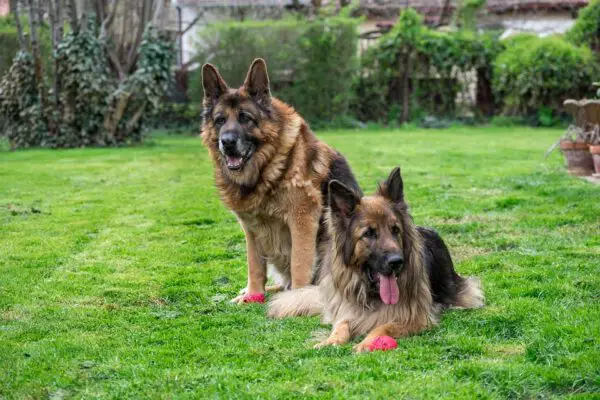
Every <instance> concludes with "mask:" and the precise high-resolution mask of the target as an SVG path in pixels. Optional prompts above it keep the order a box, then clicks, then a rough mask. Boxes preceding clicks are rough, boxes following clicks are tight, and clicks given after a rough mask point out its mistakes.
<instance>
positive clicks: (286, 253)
mask: <svg viewBox="0 0 600 400" xmlns="http://www.w3.org/2000/svg"><path fill="white" fill-rule="evenodd" d="M238 218H239V219H240V220H241V222H242V224H243V225H244V227H245V228H246V229H247V230H248V231H250V232H251V233H252V234H253V235H254V239H255V243H256V247H257V251H258V253H259V254H260V255H261V257H262V258H263V259H264V261H265V262H266V263H267V264H271V265H273V266H274V267H275V268H276V269H277V270H278V272H279V273H280V274H281V275H282V276H284V277H287V276H289V269H290V261H291V249H292V237H291V234H290V229H289V226H288V224H287V223H286V221H285V218H284V216H283V215H272V214H269V213H268V212H264V211H254V212H241V213H238Z"/></svg>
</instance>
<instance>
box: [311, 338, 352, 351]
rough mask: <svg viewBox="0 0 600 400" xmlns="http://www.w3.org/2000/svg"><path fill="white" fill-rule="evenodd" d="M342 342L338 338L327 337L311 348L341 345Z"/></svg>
mask: <svg viewBox="0 0 600 400" xmlns="http://www.w3.org/2000/svg"><path fill="white" fill-rule="evenodd" d="M343 344H344V342H343V341H341V340H339V339H338V338H327V339H325V340H323V341H322V342H319V343H317V344H315V345H314V347H313V348H314V349H317V350H319V349H322V348H323V347H327V346H341V345H343Z"/></svg>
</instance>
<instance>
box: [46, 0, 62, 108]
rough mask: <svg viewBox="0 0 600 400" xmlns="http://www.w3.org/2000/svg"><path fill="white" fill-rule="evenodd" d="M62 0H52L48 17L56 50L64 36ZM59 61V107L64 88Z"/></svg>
mask: <svg viewBox="0 0 600 400" xmlns="http://www.w3.org/2000/svg"><path fill="white" fill-rule="evenodd" d="M60 3H61V0H50V4H49V10H48V18H49V19H50V29H51V31H52V49H53V50H54V51H56V48H57V46H58V44H59V43H60V41H61V40H62V36H63V26H62V17H61V4H60ZM58 68H59V61H58V58H56V57H55V58H54V100H55V105H56V107H57V108H58V105H59V102H60V92H61V89H62V80H61V76H60V74H59V73H58Z"/></svg>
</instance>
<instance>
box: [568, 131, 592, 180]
mask: <svg viewBox="0 0 600 400" xmlns="http://www.w3.org/2000/svg"><path fill="white" fill-rule="evenodd" d="M589 147H590V145H589V144H588V143H578V142H571V141H570V140H562V141H561V142H560V150H561V151H562V153H563V154H564V156H565V164H566V167H567V170H568V171H569V173H570V174H572V175H579V176H588V175H591V174H592V173H593V172H594V161H593V159H592V153H590V151H589Z"/></svg>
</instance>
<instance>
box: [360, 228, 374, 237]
mask: <svg viewBox="0 0 600 400" xmlns="http://www.w3.org/2000/svg"><path fill="white" fill-rule="evenodd" d="M375 236H377V232H375V229H373V228H369V229H367V230H366V231H365V233H363V237H366V238H369V239H372V238H374V237H375Z"/></svg>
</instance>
